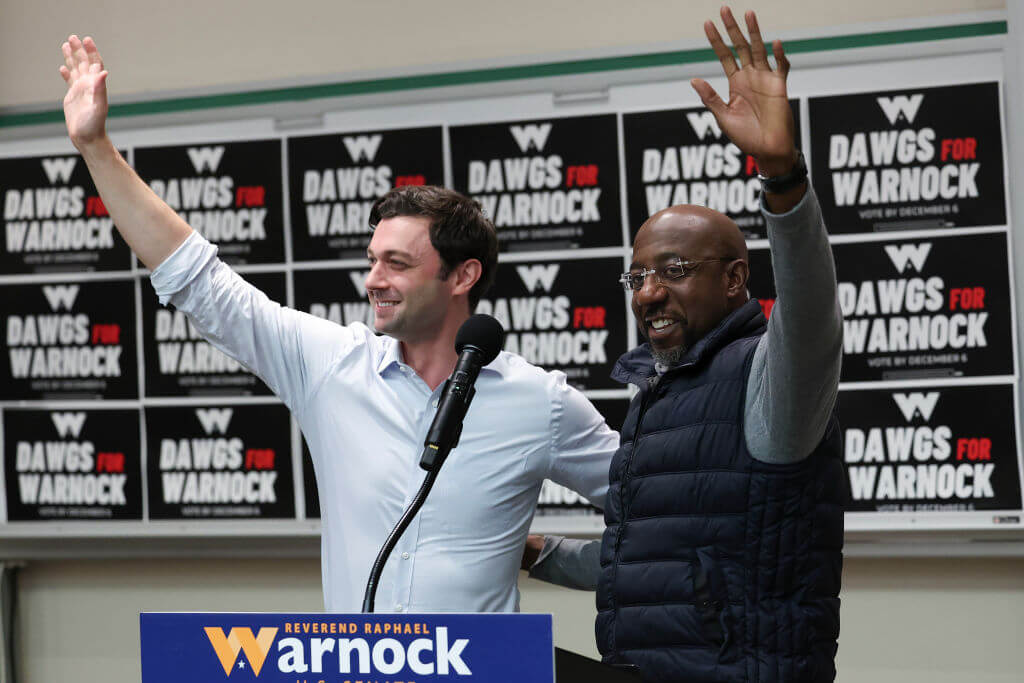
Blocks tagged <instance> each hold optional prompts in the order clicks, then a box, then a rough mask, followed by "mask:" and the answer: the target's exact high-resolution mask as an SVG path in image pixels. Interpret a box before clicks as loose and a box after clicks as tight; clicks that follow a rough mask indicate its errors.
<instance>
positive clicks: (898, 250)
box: [885, 242, 932, 273]
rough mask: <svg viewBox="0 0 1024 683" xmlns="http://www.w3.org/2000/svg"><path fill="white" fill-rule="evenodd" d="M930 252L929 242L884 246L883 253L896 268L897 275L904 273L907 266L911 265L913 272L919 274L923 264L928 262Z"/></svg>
mask: <svg viewBox="0 0 1024 683" xmlns="http://www.w3.org/2000/svg"><path fill="white" fill-rule="evenodd" d="M931 250H932V245H931V243H930V242H922V243H921V244H899V245H897V244H887V245H885V253H886V255H887V256H888V257H889V260H890V261H892V264H893V265H894V266H896V272H898V273H902V272H903V271H905V270H906V269H907V266H909V265H912V266H913V267H914V270H916V271H917V272H919V273H920V272H921V271H922V270H923V269H924V262H925V261H927V260H928V252H930V251H931Z"/></svg>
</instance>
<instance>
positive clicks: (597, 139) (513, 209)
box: [449, 114, 623, 251]
mask: <svg viewBox="0 0 1024 683" xmlns="http://www.w3.org/2000/svg"><path fill="white" fill-rule="evenodd" d="M449 138H450V140H451V156H452V179H453V182H454V184H455V189H456V190H458V191H459V192H464V193H466V194H468V195H470V196H472V197H473V198H475V199H477V200H478V201H479V202H480V204H481V205H482V206H483V208H484V213H486V214H487V216H488V217H489V218H490V219H491V220H492V221H494V227H495V229H497V231H498V242H499V244H500V246H501V250H502V251H528V250H550V249H584V248H590V247H621V246H623V244H622V239H623V238H622V215H621V211H620V199H619V162H618V158H619V157H618V130H617V127H616V122H615V115H614V114H601V115H597V116H576V117H571V118H552V119H542V120H540V119H538V120H533V121H512V122H505V123H483V124H475V125H468V126H453V127H452V128H451V129H449Z"/></svg>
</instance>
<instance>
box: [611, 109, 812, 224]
mask: <svg viewBox="0 0 1024 683" xmlns="http://www.w3.org/2000/svg"><path fill="white" fill-rule="evenodd" d="M789 104H790V107H791V108H792V110H793V120H794V122H795V124H796V141H797V145H798V146H799V144H800V102H799V100H790V103H789ZM622 130H623V136H624V137H625V143H624V144H625V156H626V205H627V207H628V209H629V213H628V216H629V230H630V235H631V236H636V233H637V231H638V230H639V229H640V226H641V225H643V223H644V221H646V220H647V219H648V217H650V216H652V215H654V214H656V213H657V212H659V211H661V210H662V209H667V208H668V207H670V206H674V205H676V204H698V205H700V206H706V207H708V208H710V209H714V210H715V211H719V212H721V213H724V214H726V215H727V216H729V217H730V218H732V219H733V220H734V221H736V224H737V225H738V226H739V227H740V230H742V231H743V234H744V235H745V236H746V237H747V239H764V238H766V237H767V233H766V228H765V223H764V217H763V216H762V215H761V208H760V202H761V181H759V180H758V179H757V163H756V162H755V161H754V158H753V157H752V156H750V155H748V154H744V153H743V152H741V151H740V148H739V147H737V146H736V145H734V144H733V143H732V142H730V141H729V138H728V136H727V135H725V134H724V133H723V132H722V129H721V128H720V127H719V126H718V121H716V120H715V117H714V115H713V114H712V113H711V112H710V111H708V110H707V109H705V108H704V107H693V108H689V109H667V110H662V111H646V112H638V113H634V114H623V115H622Z"/></svg>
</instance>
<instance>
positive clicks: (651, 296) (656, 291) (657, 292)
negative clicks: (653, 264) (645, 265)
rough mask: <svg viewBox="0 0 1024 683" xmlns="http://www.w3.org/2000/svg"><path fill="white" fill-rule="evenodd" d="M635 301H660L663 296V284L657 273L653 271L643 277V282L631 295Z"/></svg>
mask: <svg viewBox="0 0 1024 683" xmlns="http://www.w3.org/2000/svg"><path fill="white" fill-rule="evenodd" d="M633 298H635V299H636V301H637V303H641V304H643V303H649V302H652V301H660V300H661V299H664V298H665V285H663V284H662V283H661V281H660V280H659V279H658V276H657V275H654V274H653V273H652V274H650V275H647V276H646V277H644V282H643V284H642V285H641V286H640V289H638V290H636V293H635V294H634V295H633Z"/></svg>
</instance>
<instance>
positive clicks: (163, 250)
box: [60, 35, 192, 270]
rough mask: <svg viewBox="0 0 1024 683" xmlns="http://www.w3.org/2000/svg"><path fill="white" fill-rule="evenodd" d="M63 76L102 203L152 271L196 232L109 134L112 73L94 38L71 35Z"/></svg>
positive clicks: (68, 117)
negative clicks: (107, 126)
mask: <svg viewBox="0 0 1024 683" xmlns="http://www.w3.org/2000/svg"><path fill="white" fill-rule="evenodd" d="M61 50H62V51H63V53H64V66H62V67H61V68H60V74H61V76H63V77H64V80H65V82H67V84H68V92H67V94H66V95H65V96H64V119H65V122H66V123H67V127H68V136H69V137H70V138H71V142H72V144H74V146H75V147H76V148H77V149H78V151H79V153H81V155H82V158H83V159H84V160H85V163H86V165H88V167H89V173H90V174H91V175H92V179H93V182H95V183H96V189H97V190H99V193H100V196H101V197H102V198H103V204H104V206H106V208H107V211H109V212H110V216H111V218H113V220H114V225H116V226H117V229H118V231H119V232H120V233H121V236H122V237H124V240H125V242H127V243H128V246H129V247H131V250H132V251H133V252H134V253H135V255H136V256H138V257H139V260H140V261H142V263H144V264H145V265H146V267H147V268H149V269H150V270H153V269H155V268H156V267H157V266H158V265H160V263H161V262H163V260H164V259H166V258H167V257H168V256H170V255H171V254H172V253H174V250H175V249H177V248H178V247H179V246H180V245H181V244H182V242H184V241H185V239H186V238H188V236H189V235H190V234H191V233H192V228H190V227H189V226H188V223H186V222H185V221H184V220H182V218H181V217H180V216H179V215H178V214H177V213H176V212H175V211H174V209H172V208H171V207H169V206H168V205H167V204H165V203H164V201H163V200H162V199H160V198H159V197H158V196H157V195H156V193H155V192H153V191H152V190H151V189H150V188H149V186H148V185H146V183H145V182H143V180H142V178H140V177H139V176H138V174H137V173H135V171H134V170H133V169H132V168H131V166H129V165H128V163H127V162H126V161H125V160H124V159H123V158H122V157H121V155H120V154H119V153H118V151H117V148H116V147H114V144H113V143H112V142H111V141H110V138H109V137H107V131H106V122H107V84H106V81H107V72H106V70H105V69H104V68H103V60H102V58H100V53H99V50H97V49H96V43H95V42H93V40H92V38H88V37H87V38H85V40H79V39H78V36H74V35H73V36H71V37H69V38H68V40H67V42H66V43H64V44H63V45H62V46H61Z"/></svg>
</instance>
